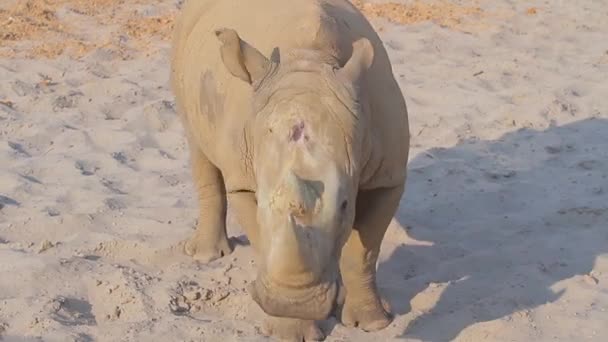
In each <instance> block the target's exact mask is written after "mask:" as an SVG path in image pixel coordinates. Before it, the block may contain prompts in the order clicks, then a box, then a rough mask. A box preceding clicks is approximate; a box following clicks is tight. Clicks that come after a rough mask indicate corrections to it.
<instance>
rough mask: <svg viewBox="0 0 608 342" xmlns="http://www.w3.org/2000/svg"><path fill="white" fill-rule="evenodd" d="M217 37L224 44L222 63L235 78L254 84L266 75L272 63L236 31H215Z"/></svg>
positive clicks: (221, 50)
mask: <svg viewBox="0 0 608 342" xmlns="http://www.w3.org/2000/svg"><path fill="white" fill-rule="evenodd" d="M215 35H216V36H217V38H218V39H219V41H220V42H221V43H222V46H221V47H220V54H221V56H222V62H223V63H224V66H226V68H227V69H228V71H229V72H230V73H231V74H232V75H233V76H236V77H238V78H240V79H242V80H243V81H245V82H247V83H249V84H253V83H254V82H255V81H257V80H259V79H260V78H261V77H262V76H264V74H266V72H267V71H268V69H269V68H270V65H271V61H270V60H269V59H268V58H266V57H265V56H264V55H263V54H262V53H261V52H260V51H258V50H257V49H256V48H254V47H253V46H251V45H249V44H248V43H247V42H245V41H244V40H242V39H241V38H240V37H239V35H238V33H237V32H236V31H235V30H233V29H228V28H221V29H218V30H216V31H215Z"/></svg>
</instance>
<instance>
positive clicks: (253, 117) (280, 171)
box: [171, 0, 410, 340]
mask: <svg viewBox="0 0 608 342" xmlns="http://www.w3.org/2000/svg"><path fill="white" fill-rule="evenodd" d="M171 55H172V56H171V87H172V89H173V93H174V95H175V101H176V109H177V112H178V115H179V117H180V118H181V120H182V121H181V122H182V124H183V127H184V131H185V136H186V140H187V143H188V146H189V151H190V158H191V165H192V174H193V181H194V185H195V187H196V188H197V189H196V190H197V192H198V203H199V208H200V214H199V220H198V225H197V228H196V231H195V233H194V235H193V236H192V237H191V238H190V239H189V240H188V241H187V242H186V244H185V248H184V249H185V252H186V253H187V254H189V255H191V256H193V257H195V258H196V259H199V260H201V261H203V262H209V261H212V260H214V259H217V258H220V257H222V256H225V255H227V254H229V253H231V251H232V249H233V246H231V244H230V243H229V239H228V236H227V232H226V215H227V205H228V203H230V207H231V210H234V214H235V216H236V218H237V220H238V222H239V224H240V225H241V226H242V227H243V229H244V230H245V233H246V235H247V237H248V239H249V240H250V242H251V245H252V246H253V249H254V251H255V254H256V260H257V263H256V264H257V277H256V279H255V280H254V281H253V282H251V285H250V286H249V288H248V290H249V293H250V295H251V297H252V299H253V300H254V301H255V302H256V303H257V305H259V307H260V308H261V309H262V310H263V311H264V312H265V313H266V314H267V315H268V323H267V325H266V328H267V329H266V331H265V332H266V333H267V334H272V335H275V336H278V337H282V338H293V339H297V340H301V339H304V338H305V339H317V338H321V337H323V336H322V332H321V331H320V330H319V329H318V328H317V326H316V324H315V321H318V320H323V319H326V318H327V317H328V316H330V315H331V314H332V312H334V311H333V310H334V309H335V308H336V307H338V305H341V310H339V312H341V317H340V318H341V321H342V323H343V324H344V325H347V326H358V327H359V328H361V329H363V330H366V331H373V330H379V329H382V328H384V327H386V326H387V325H388V324H389V323H390V322H391V320H392V316H391V314H390V313H389V311H390V309H389V308H388V305H387V304H385V302H384V300H383V299H381V298H380V297H379V294H378V290H377V285H376V261H377V258H378V254H379V249H380V245H381V242H382V240H383V238H384V234H385V232H386V229H387V227H388V225H389V224H390V222H391V219H392V217H393V215H394V213H395V211H396V210H397V208H398V206H399V202H400V199H401V197H402V194H403V192H404V189H405V182H406V166H407V160H408V154H409V139H410V134H409V124H408V113H407V108H406V103H405V99H404V97H403V94H402V92H401V89H400V88H399V85H398V83H397V81H396V80H395V78H394V76H393V72H392V66H391V64H390V61H389V58H388V55H387V52H386V50H385V49H384V46H383V44H382V42H381V40H380V38H379V36H378V35H377V33H376V32H375V31H374V29H373V28H372V26H371V25H370V23H369V22H368V21H367V19H366V18H365V17H364V16H363V15H362V14H361V12H359V11H358V10H357V8H356V7H354V6H353V5H352V4H351V3H350V2H349V1H346V0H290V1H285V0H248V1H242V0H186V2H185V3H184V4H183V7H182V9H181V11H180V14H179V15H178V17H177V19H176V22H175V27H174V35H173V40H172V52H171ZM341 289H343V290H344V291H341ZM338 293H340V296H339V295H338ZM342 294H343V296H342ZM338 297H342V299H343V301H341V303H338V302H339V301H338Z"/></svg>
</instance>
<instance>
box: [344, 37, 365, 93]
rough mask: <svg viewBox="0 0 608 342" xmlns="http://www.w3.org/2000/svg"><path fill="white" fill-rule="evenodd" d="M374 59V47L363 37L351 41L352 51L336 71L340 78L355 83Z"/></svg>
mask: <svg viewBox="0 0 608 342" xmlns="http://www.w3.org/2000/svg"><path fill="white" fill-rule="evenodd" d="M373 61H374V47H373V46H372V43H371V42H370V41H369V40H368V39H367V38H365V37H362V38H359V39H358V40H356V41H355V42H354V43H353V53H352V55H351V57H350V59H349V60H348V61H347V62H346V64H344V67H342V69H340V70H338V71H337V74H338V76H339V77H340V78H342V79H344V80H345V81H347V82H349V83H351V84H356V83H357V82H358V81H359V79H360V78H361V76H362V75H363V74H364V73H365V72H366V71H367V70H368V69H369V68H370V66H371V65H372V62H373Z"/></svg>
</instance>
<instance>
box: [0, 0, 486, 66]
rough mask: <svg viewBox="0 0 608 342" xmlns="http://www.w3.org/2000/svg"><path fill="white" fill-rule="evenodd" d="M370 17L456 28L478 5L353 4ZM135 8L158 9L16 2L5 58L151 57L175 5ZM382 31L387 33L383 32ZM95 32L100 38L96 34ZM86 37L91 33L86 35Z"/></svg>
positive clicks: (1, 45)
mask: <svg viewBox="0 0 608 342" xmlns="http://www.w3.org/2000/svg"><path fill="white" fill-rule="evenodd" d="M352 2H353V4H354V5H355V6H356V7H358V8H359V9H360V10H361V11H362V12H363V13H364V14H365V15H366V16H367V17H368V18H370V19H371V18H384V19H387V20H388V21H390V22H393V23H397V24H403V25H406V24H414V23H418V22H423V21H432V22H435V23H437V24H438V25H441V26H443V27H447V28H451V29H457V27H458V26H459V25H460V24H461V22H462V19H463V18H465V17H468V16H473V15H479V14H481V13H482V10H481V9H480V8H479V7H476V6H462V5H458V4H454V3H452V2H448V1H443V0H441V1H414V2H408V3H407V4H402V3H395V2H385V3H369V2H366V1H361V0H354V1H352ZM134 5H135V6H142V7H144V6H148V8H149V7H154V6H156V5H161V2H160V1H145V0H26V1H22V0H14V1H12V2H9V4H8V6H7V5H4V6H2V7H0V26H1V27H2V33H0V57H9V58H10V57H27V58H56V57H58V56H60V55H63V54H66V55H68V56H69V57H72V58H81V57H83V56H84V55H86V54H88V53H90V52H92V51H94V50H95V49H99V48H104V49H107V50H109V51H111V52H113V53H115V54H117V55H118V56H119V57H121V58H123V59H128V58H130V56H131V55H132V53H135V52H145V53H151V51H150V50H151V49H150V42H151V41H152V40H154V39H160V40H165V41H167V40H168V39H169V37H170V34H171V31H172V29H173V19H174V16H175V14H176V13H177V11H178V7H179V6H178V3H176V4H175V6H173V7H171V8H169V9H167V10H163V11H158V13H162V14H160V15H145V14H144V13H141V12H146V11H145V10H143V11H133V8H134ZM379 29H380V30H381V29H382V28H379ZM93 31H99V32H95V35H96V36H95V37H92V36H91V33H92V32H93ZM87 32H88V33H89V34H88V35H87Z"/></svg>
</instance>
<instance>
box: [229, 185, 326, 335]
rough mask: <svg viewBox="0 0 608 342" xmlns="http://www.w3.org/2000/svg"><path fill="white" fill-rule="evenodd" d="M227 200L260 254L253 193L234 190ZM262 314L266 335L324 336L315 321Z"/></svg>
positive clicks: (263, 330) (263, 328) (263, 329)
mask: <svg viewBox="0 0 608 342" xmlns="http://www.w3.org/2000/svg"><path fill="white" fill-rule="evenodd" d="M229 200H230V205H231V207H232V208H233V209H234V212H235V215H236V218H237V220H238V222H239V224H240V225H241V227H243V229H244V230H245V232H246V234H247V238H248V239H249V241H250V242H251V245H252V246H253V248H254V250H255V251H256V253H258V255H260V254H259V253H260V252H259V249H260V245H259V231H260V230H259V228H258V223H257V218H256V217H257V215H256V213H257V204H256V200H255V195H254V194H253V193H252V192H235V193H231V194H229ZM264 315H265V316H266V317H265V318H264V321H263V323H262V333H263V334H264V335H266V336H273V337H275V338H279V339H281V340H284V341H297V342H302V341H321V340H323V338H324V337H325V336H324V335H323V333H322V332H321V330H320V329H319V327H318V326H317V324H316V323H315V321H309V320H301V319H294V318H285V317H273V316H269V315H266V314H264Z"/></svg>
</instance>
